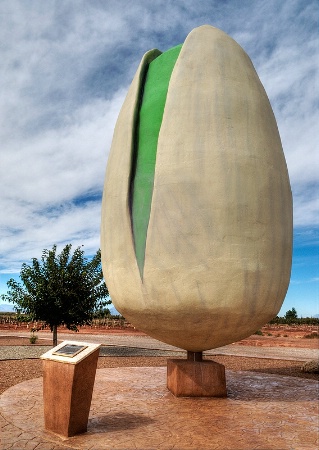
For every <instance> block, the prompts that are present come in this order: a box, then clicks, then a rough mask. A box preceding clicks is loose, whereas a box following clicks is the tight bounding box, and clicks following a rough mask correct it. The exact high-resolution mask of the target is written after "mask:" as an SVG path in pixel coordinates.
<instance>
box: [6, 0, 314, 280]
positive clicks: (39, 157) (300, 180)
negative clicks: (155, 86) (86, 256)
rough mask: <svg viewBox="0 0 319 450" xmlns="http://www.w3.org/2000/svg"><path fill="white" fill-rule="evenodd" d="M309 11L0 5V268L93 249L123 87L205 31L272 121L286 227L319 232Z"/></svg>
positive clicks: (266, 5) (143, 1)
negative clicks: (66, 248) (279, 151)
mask: <svg viewBox="0 0 319 450" xmlns="http://www.w3.org/2000/svg"><path fill="white" fill-rule="evenodd" d="M317 13H318V5H317V2H316V1H312V0H310V1H308V2H306V4H305V2H304V1H302V0H282V1H281V2H278V1H272V0H269V1H267V2H265V1H263V0H256V1H254V2H251V1H246V0H233V1H232V2H220V1H219V0H218V1H217V0H216V1H213V0H212V1H202V2H194V1H193V0H181V1H179V0H176V1H174V2H167V0H152V1H149V0H138V1H130V0H121V1H119V0H108V1H107V2H101V1H98V0H92V1H90V2H88V1H82V0H76V1H75V0H74V1H72V0H71V1H70V0H69V1H64V2H57V1H55V0H46V1H45V2H38V1H34V0H29V1H24V0H10V1H7V2H1V4H0V42H1V43H2V46H1V50H0V51H1V58H0V70H1V83H2V90H3V92H4V95H2V96H1V97H0V116H1V128H0V140H1V165H0V184H1V196H0V210H1V212H2V214H1V216H0V230H1V238H0V255H1V256H0V271H2V272H6V271H7V272H10V271H11V272H12V271H13V270H17V271H18V270H19V268H20V266H21V262H23V261H25V260H29V259H30V258H31V257H37V256H40V255H41V252H42V249H43V248H51V247H52V245H53V244H54V243H58V244H60V245H63V243H67V242H72V243H74V245H81V244H84V246H85V249H86V251H87V252H92V253H93V252H95V251H96V249H97V248H98V246H99V226H100V217H99V215H100V200H99V195H100V194H101V191H102V185H103V178H104V173H105V166H106V160H107V154H108V151H109V148H110V144H111V139H112V134H113V129H114V124H115V120H116V117H117V114H118V111H119V109H120V106H121V104H122V102H123V99H124V96H125V93H126V91H127V88H128V84H129V82H130V80H131V78H132V76H133V75H134V73H135V71H136V68H137V65H138V63H139V61H140V59H141V57H142V55H143V53H144V52H145V51H147V50H149V49H150V48H154V47H157V48H159V49H160V50H166V49H167V48H169V47H172V46H174V45H177V44H179V43H181V42H183V41H184V39H185V37H186V35H187V34H188V33H189V32H190V31H191V29H192V28H194V27H196V26H199V25H201V24H204V23H208V24H211V25H214V26H216V27H219V28H221V29H223V30H224V31H225V32H227V33H228V34H230V35H231V36H232V37H234V39H236V40H237V41H238V42H239V43H240V45H242V46H243V48H244V49H245V50H246V51H247V52H248V54H249V55H250V56H251V58H252V60H253V63H254V65H255V67H256V69H257V72H258V74H259V76H260V78H261V80H262V82H263V84H264V86H265V88H266V91H267V93H268V95H269V98H270V101H271V104H272V106H273V109H274V112H275V115H276V118H277V121H278V126H279V131H280V134H281V137H282V142H283V148H284V151H285V155H286V159H287V164H288V169H289V173H290V178H291V182H292V188H293V193H294V217H295V224H296V225H299V226H306V227H311V226H314V225H315V224H318V201H317V197H318V195H317V193H318V190H316V183H317V176H318V175H317V174H318V173H319V170H318V169H319V167H318V159H319V157H318V148H317V143H316V133H317V131H316V130H317V123H318V98H317V97H316V92H317V90H316V88H317V87H318V86H316V85H315V83H316V79H317V76H318V75H317V74H316V71H317V65H316V55H317V54H318V39H317V28H316V25H317V24H318V19H316V17H318V14H317ZM316 20H317V24H316Z"/></svg>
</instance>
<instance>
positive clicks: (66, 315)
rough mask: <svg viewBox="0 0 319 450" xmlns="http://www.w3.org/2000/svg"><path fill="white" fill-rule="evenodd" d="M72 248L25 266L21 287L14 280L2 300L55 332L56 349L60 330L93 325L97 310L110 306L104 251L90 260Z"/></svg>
mask: <svg viewBox="0 0 319 450" xmlns="http://www.w3.org/2000/svg"><path fill="white" fill-rule="evenodd" d="M71 247H72V245H71V244H68V245H66V246H65V247H64V249H63V250H62V251H61V253H60V254H57V246H56V245H54V246H53V248H52V250H46V249H45V250H43V252H42V257H41V260H40V261H39V260H38V259H37V258H33V259H32V264H31V265H28V264H25V263H24V264H23V265H22V268H21V271H20V279H21V281H22V283H19V282H17V281H15V280H14V279H13V278H11V279H10V280H9V281H8V282H7V285H8V288H9V290H8V292H7V294H4V295H2V296H1V297H2V299H3V300H5V301H8V302H11V303H15V304H16V305H17V306H15V309H16V310H17V311H19V312H22V313H25V314H28V315H29V316H30V318H31V319H32V320H39V321H43V322H44V323H45V326H49V327H50V329H51V331H52V332H53V346H55V345H57V327H58V326H59V325H65V326H66V327H67V328H68V329H69V330H73V331H78V327H79V326H81V325H84V324H88V323H90V321H91V319H92V317H93V314H94V312H95V311H96V310H97V309H100V308H102V307H104V306H105V305H108V304H110V303H111V300H109V299H107V297H108V289H107V286H106V284H105V282H104V280H103V274H102V265H101V251H100V250H98V251H97V252H96V254H95V255H94V257H93V258H92V259H91V260H88V259H87V258H85V257H84V251H83V250H82V249H81V247H78V248H77V249H76V250H75V251H74V253H73V255H72V254H71Z"/></svg>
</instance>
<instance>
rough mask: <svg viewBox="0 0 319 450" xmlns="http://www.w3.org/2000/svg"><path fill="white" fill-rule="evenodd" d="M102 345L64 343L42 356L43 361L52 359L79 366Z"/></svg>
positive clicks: (75, 342)
mask: <svg viewBox="0 0 319 450" xmlns="http://www.w3.org/2000/svg"><path fill="white" fill-rule="evenodd" d="M100 345H101V344H92V343H89V342H79V341H63V342H61V344H59V345H57V346H56V347H54V348H51V349H50V350H49V351H48V352H46V353H44V355H41V359H50V360H53V361H59V362H63V363H67V364H78V363H79V362H80V361H82V360H83V359H85V358H87V357H88V356H89V355H90V354H91V353H93V352H95V350H97V349H98V348H99V347H100Z"/></svg>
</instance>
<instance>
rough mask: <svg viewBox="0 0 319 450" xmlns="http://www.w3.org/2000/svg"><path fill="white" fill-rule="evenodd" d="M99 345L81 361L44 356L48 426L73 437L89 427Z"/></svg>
mask: <svg viewBox="0 0 319 450" xmlns="http://www.w3.org/2000/svg"><path fill="white" fill-rule="evenodd" d="M98 356H99V349H97V350H96V351H94V352H93V353H91V354H90V355H89V356H87V357H86V358H85V359H83V360H82V361H80V362H79V363H78V364H66V363H63V362H59V361H51V360H43V371H44V373H43V402H44V422H45V428H46V429H47V430H49V431H52V432H53V433H56V434H59V435H61V436H65V437H70V436H74V435H75V434H79V433H84V432H86V431H87V423H88V418H89V411H90V406H91V400H92V392H93V386H94V379H95V373H96V366H97V361H98Z"/></svg>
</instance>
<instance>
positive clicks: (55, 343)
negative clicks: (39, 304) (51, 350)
mask: <svg viewBox="0 0 319 450" xmlns="http://www.w3.org/2000/svg"><path fill="white" fill-rule="evenodd" d="M52 331H53V347H56V346H57V345H58V327H57V325H53V328H52Z"/></svg>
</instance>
